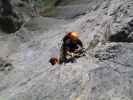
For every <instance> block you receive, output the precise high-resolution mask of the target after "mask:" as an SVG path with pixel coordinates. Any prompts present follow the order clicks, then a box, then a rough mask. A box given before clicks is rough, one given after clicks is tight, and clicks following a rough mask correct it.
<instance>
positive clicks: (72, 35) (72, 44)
mask: <svg viewBox="0 0 133 100" xmlns="http://www.w3.org/2000/svg"><path fill="white" fill-rule="evenodd" d="M82 51H83V43H82V41H81V40H80V39H79V37H78V33H77V32H69V33H68V34H66V35H65V36H64V38H63V43H62V46H61V50H60V58H59V62H60V64H62V63H67V62H73V61H74V59H73V58H74V57H75V56H76V55H77V56H78V55H79V54H81V53H82Z"/></svg>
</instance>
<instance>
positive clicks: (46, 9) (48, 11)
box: [41, 0, 58, 16]
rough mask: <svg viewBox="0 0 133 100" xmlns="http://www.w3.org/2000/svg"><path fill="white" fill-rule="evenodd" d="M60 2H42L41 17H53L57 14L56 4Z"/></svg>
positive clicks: (53, 0) (48, 0)
mask: <svg viewBox="0 0 133 100" xmlns="http://www.w3.org/2000/svg"><path fill="white" fill-rule="evenodd" d="M57 1H58V0H41V6H42V10H41V15H42V16H51V15H53V14H55V11H54V9H55V3H56V2H57Z"/></svg>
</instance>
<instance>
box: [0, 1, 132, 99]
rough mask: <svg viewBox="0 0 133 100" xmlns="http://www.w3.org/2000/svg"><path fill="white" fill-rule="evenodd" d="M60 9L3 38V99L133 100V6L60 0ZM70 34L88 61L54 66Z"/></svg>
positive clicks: (0, 41) (0, 83)
mask: <svg viewBox="0 0 133 100" xmlns="http://www.w3.org/2000/svg"><path fill="white" fill-rule="evenodd" d="M56 6H57V7H56V8H55V13H54V14H53V15H51V16H49V17H35V18H32V20H30V21H29V22H28V23H26V24H25V25H24V26H23V27H22V28H21V29H20V30H19V31H18V32H16V33H15V34H12V35H11V34H10V35H6V36H1V37H0V38H1V39H0V45H1V47H0V49H1V52H0V58H1V60H0V68H1V69H2V71H0V79H1V81H0V97H1V98H3V99H4V100H133V63H132V62H133V43H132V42H133V35H132V33H133V1H132V0H73V1H72V0H60V2H58V3H57V4H56ZM24 8H25V7H24ZM25 9H28V8H25ZM22 11H23V10H22ZM26 11H27V10H26ZM27 13H28V12H27ZM25 15H27V14H25ZM27 16H28V15H27ZM27 16H26V18H28V17H27ZM69 31H77V32H79V35H80V38H81V40H82V41H83V43H84V46H85V48H89V50H88V51H87V53H86V56H85V57H81V58H79V59H77V62H76V63H67V64H64V65H63V64H62V65H55V66H51V65H50V64H49V62H48V60H49V58H50V57H52V56H55V57H58V55H59V48H60V46H61V40H62V38H63V36H64V35H65V33H67V32H69ZM6 66H7V67H6ZM6 68H7V69H8V68H9V69H10V70H7V69H6Z"/></svg>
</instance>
